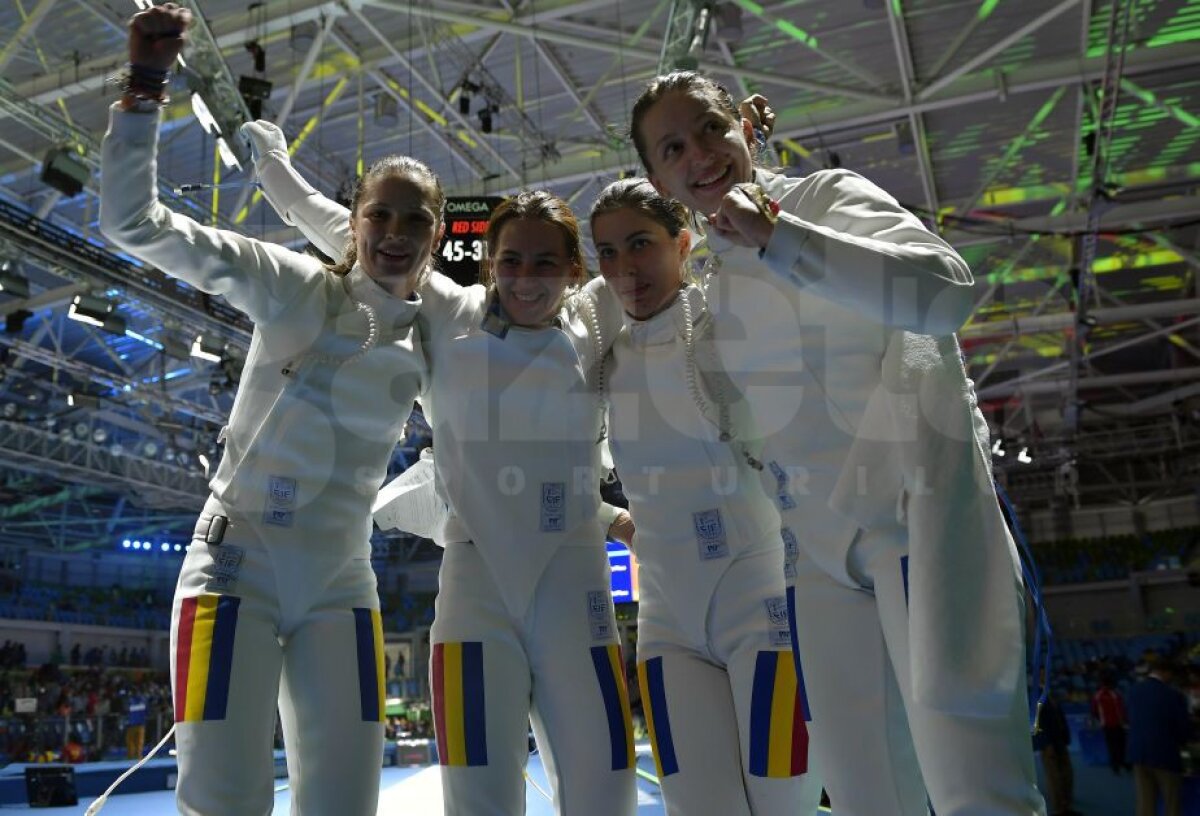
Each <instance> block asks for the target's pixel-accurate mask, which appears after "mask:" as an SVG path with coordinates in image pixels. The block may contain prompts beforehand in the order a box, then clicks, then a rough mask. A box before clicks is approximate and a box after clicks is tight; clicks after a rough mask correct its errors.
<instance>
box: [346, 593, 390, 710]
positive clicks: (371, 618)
mask: <svg viewBox="0 0 1200 816" xmlns="http://www.w3.org/2000/svg"><path fill="white" fill-rule="evenodd" d="M354 638H355V642H356V643H357V645H358V693H359V697H360V699H361V702H362V718H363V722H383V714H384V711H385V710H386V709H385V707H384V703H383V621H382V619H381V618H380V616H379V610H378V609H370V608H367V607H356V608H355V609H354Z"/></svg>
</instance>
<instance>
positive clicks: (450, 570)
mask: <svg viewBox="0 0 1200 816" xmlns="http://www.w3.org/2000/svg"><path fill="white" fill-rule="evenodd" d="M513 557H514V558H517V557H519V554H516V553H514V554H513ZM439 580H440V585H441V589H440V592H439V593H438V597H437V604H436V614H435V617H434V622H433V628H432V630H431V638H430V639H431V642H432V648H433V657H432V660H431V666H430V674H431V682H430V686H431V688H432V689H433V704H434V725H435V730H436V731H437V741H438V757H439V762H440V763H441V771H442V787H443V792H444V802H445V813H446V814H447V816H513V815H514V814H521V813H524V812H525V780H524V776H523V772H524V769H525V764H526V760H527V759H528V756H529V745H528V733H529V724H530V720H531V719H532V722H533V729H534V734H535V736H536V738H537V744H538V746H539V749H540V750H541V754H542V761H543V764H544V766H545V768H546V773H547V775H548V776H549V778H550V784H551V788H552V793H553V796H554V806H555V810H556V812H557V813H560V814H565V815H566V816H633V814H634V811H635V809H636V803H637V792H636V788H635V765H634V755H633V726H632V722H631V720H630V716H629V695H628V690H627V688H626V684H625V667H624V660H623V657H622V655H621V649H620V645H619V638H618V634H617V628H616V620H615V618H614V616H613V609H612V597H611V595H610V590H609V567H608V555H607V553H606V552H605V551H604V549H603V548H601V547H563V548H562V549H560V550H559V551H558V553H556V554H555V556H554V558H553V559H552V560H551V561H550V563H549V564H548V565H547V567H546V571H545V572H544V573H543V574H542V577H541V580H540V582H539V583H538V585H537V589H536V591H535V593H534V597H533V598H532V599H531V601H530V603H529V606H528V609H527V610H526V612H525V614H524V616H523V617H521V618H520V619H515V618H514V617H513V616H512V615H511V614H510V613H509V611H508V609H507V608H506V607H505V605H504V602H503V601H502V599H501V597H500V593H499V591H498V589H497V587H496V584H495V581H494V580H493V579H492V575H491V572H490V571H489V570H488V568H487V565H486V563H485V562H484V560H483V557H482V556H481V555H480V553H479V551H478V550H477V549H476V547H475V546H474V545H473V544H464V543H457V544H455V543H452V544H449V545H447V546H446V552H445V554H444V556H443V557H442V569H441V574H440V578H439Z"/></svg>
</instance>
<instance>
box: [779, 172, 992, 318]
mask: <svg viewBox="0 0 1200 816" xmlns="http://www.w3.org/2000/svg"><path fill="white" fill-rule="evenodd" d="M810 180H811V183H810V184H803V185H800V186H798V187H796V188H793V190H792V191H789V193H788V194H787V195H785V196H784V198H783V200H782V201H781V202H780V203H781V207H782V211H781V212H780V214H779V221H778V222H777V223H776V225H775V231H774V233H773V235H772V236H771V240H770V242H769V243H768V244H767V246H766V247H765V249H764V250H763V255H762V257H763V260H764V261H765V262H766V263H767V265H768V266H770V267H771V269H772V270H774V271H775V272H776V273H778V274H780V275H782V276H784V277H785V278H787V279H788V280H790V281H792V282H793V283H794V284H796V285H797V286H798V287H801V288H803V289H804V290H806V291H808V292H810V293H811V294H815V295H817V296H818V297H823V298H826V299H828V300H830V301H833V302H834V303H837V304H838V305H840V306H843V307H845V308H847V309H849V310H851V311H854V312H857V313H859V314H861V315H863V316H864V317H866V318H868V319H870V320H874V321H876V322H879V323H881V324H883V325H887V326H893V327H896V328H901V329H906V330H908V331H912V332H916V333H918V334H932V335H945V334H952V333H953V332H955V331H957V330H958V328H959V327H960V326H961V325H962V324H963V323H964V322H965V321H966V319H967V317H969V316H970V314H971V310H972V308H973V306H974V295H973V292H972V289H973V286H974V280H973V278H972V277H971V270H970V269H969V268H968V267H967V264H966V262H965V261H964V260H963V259H962V258H961V257H959V255H958V253H957V252H955V251H954V249H952V248H951V247H950V245H949V244H947V243H946V242H945V241H943V240H942V239H941V238H939V237H938V236H936V235H934V234H933V233H931V232H930V231H929V230H927V229H926V228H925V226H924V225H923V224H922V223H921V222H920V220H919V219H918V218H917V217H916V216H914V215H913V214H912V213H910V212H908V211H907V210H905V209H904V208H903V207H901V206H900V205H899V203H897V202H896V200H895V199H894V198H892V197H891V196H890V195H888V194H887V193H886V192H884V191H883V190H881V189H880V188H879V187H876V186H875V185H874V184H872V183H871V182H869V181H867V180H866V179H864V178H862V177H861V176H859V175H856V174H854V173H851V172H848V171H840V170H839V171H825V172H820V173H816V174H814V175H813V176H811V177H810Z"/></svg>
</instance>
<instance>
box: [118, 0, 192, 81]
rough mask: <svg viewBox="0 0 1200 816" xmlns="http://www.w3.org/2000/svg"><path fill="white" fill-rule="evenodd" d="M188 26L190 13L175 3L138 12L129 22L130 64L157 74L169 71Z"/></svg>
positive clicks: (190, 18) (177, 54)
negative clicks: (157, 72)
mask: <svg viewBox="0 0 1200 816" xmlns="http://www.w3.org/2000/svg"><path fill="white" fill-rule="evenodd" d="M191 24H192V12H191V11H189V10H188V9H186V8H183V7H182V6H177V5H175V4H174V3H163V4H162V5H161V6H151V7H150V8H148V9H146V10H145V11H139V12H138V13H137V14H135V15H133V19H131V20H130V21H129V62H130V63H131V64H133V65H137V66H140V67H142V68H151V69H153V70H156V71H169V70H171V66H172V65H174V64H175V59H176V58H177V57H178V56H179V52H180V51H182V50H183V43H184V36H185V35H186V33H187V29H188V26H190V25H191Z"/></svg>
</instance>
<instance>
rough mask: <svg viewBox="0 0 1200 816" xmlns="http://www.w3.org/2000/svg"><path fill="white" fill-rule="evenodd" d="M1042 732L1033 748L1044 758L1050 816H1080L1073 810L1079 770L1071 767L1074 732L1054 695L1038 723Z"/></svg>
mask: <svg viewBox="0 0 1200 816" xmlns="http://www.w3.org/2000/svg"><path fill="white" fill-rule="evenodd" d="M1038 725H1039V726H1040V727H1039V730H1038V731H1036V732H1035V733H1034V735H1033V748H1034V750H1035V751H1038V752H1039V753H1041V755H1042V769H1043V770H1044V771H1045V775H1046V791H1045V792H1046V803H1047V804H1048V805H1049V807H1050V816H1077V814H1078V813H1079V811H1077V810H1074V809H1073V808H1072V807H1071V804H1072V802H1073V801H1074V798H1075V769H1074V767H1072V765H1071V754H1070V753H1069V752H1068V750H1067V747H1068V746H1069V745H1070V744H1071V729H1070V728H1068V727H1067V717H1066V715H1065V714H1063V710H1062V707H1061V706H1060V705H1059V704H1058V700H1057V699H1056V698H1055V696H1054V694H1053V693H1050V694H1048V695H1047V696H1046V702H1045V703H1044V704H1043V706H1042V712H1041V717H1040V718H1039V719H1038Z"/></svg>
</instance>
